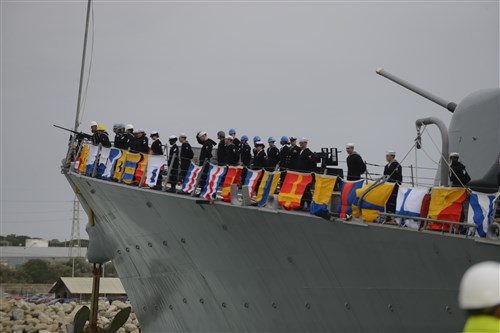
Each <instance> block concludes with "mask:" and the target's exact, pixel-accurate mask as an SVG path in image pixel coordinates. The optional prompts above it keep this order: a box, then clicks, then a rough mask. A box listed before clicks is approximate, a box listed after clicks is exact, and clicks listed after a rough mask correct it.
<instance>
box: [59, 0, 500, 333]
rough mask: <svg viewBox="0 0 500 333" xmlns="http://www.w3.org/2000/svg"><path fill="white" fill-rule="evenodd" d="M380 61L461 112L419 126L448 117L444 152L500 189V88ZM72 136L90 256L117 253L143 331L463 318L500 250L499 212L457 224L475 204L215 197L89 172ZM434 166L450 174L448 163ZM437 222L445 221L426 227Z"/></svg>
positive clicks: (450, 328) (441, 177) (475, 179)
mask: <svg viewBox="0 0 500 333" xmlns="http://www.w3.org/2000/svg"><path fill="white" fill-rule="evenodd" d="M89 6H90V2H89ZM87 22H88V17H87ZM84 54H85V51H84ZM83 64H84V61H82V73H83ZM377 73H378V74H380V75H383V76H385V77H387V78H389V79H391V80H393V81H395V82H397V83H399V84H402V85H403V86H405V87H407V88H409V89H411V90H413V91H415V92H417V93H418V94H420V95H422V96H424V97H426V98H429V99H430V100H432V101H434V102H436V103H438V104H440V105H442V106H443V107H445V108H446V109H448V110H449V111H450V112H453V117H452V120H451V124H450V125H449V129H446V126H445V125H444V124H443V123H442V122H441V121H440V120H439V119H437V118H435V117H429V118H425V119H419V120H417V121H416V127H417V130H419V129H420V128H421V127H422V126H423V125H431V124H436V125H437V126H438V127H439V128H440V130H441V135H442V144H443V146H442V151H441V153H442V154H443V156H447V154H448V153H449V152H450V151H456V152H460V154H461V157H462V159H463V160H464V161H465V164H466V165H467V166H468V170H469V173H470V175H471V177H472V180H471V182H470V183H469V184H468V187H469V189H471V190H474V191H478V192H483V193H496V192H498V191H499V165H500V160H499V156H500V89H498V88H496V89H491V90H483V91H479V92H476V93H472V94H471V95H469V96H467V97H466V98H464V100H462V101H461V102H460V103H459V104H458V105H457V104H455V103H450V102H448V101H445V100H443V99H441V98H439V97H437V96H434V95H432V94H429V93H427V92H425V91H423V90H421V89H419V88H417V87H415V86H413V85H411V84H409V83H408V82H405V81H403V80H400V79H398V78H397V77H395V76H393V75H391V74H390V73H388V72H386V71H384V70H382V69H379V70H377ZM80 91H81V85H80ZM79 106H80V101H79V102H78V108H79ZM78 119H79V116H78V112H77V117H76V121H75V127H74V130H75V131H77V128H78ZM74 147H75V140H72V142H71V144H70V150H69V151H68V155H67V156H68V157H67V158H66V159H65V160H64V162H63V166H62V173H63V174H64V176H65V177H66V179H67V181H68V182H69V184H70V186H71V187H72V189H73V190H74V192H75V193H76V195H77V197H78V199H79V201H80V203H81V204H82V206H83V207H84V209H85V211H86V212H87V214H88V216H89V217H90V222H89V224H88V226H87V232H88V233H89V239H90V244H89V248H88V253H87V256H88V259H89V261H90V262H92V263H94V264H95V265H98V266H99V265H102V264H103V263H105V262H107V261H109V260H112V261H113V264H114V265H115V267H116V269H117V271H118V274H119V277H120V279H121V281H122V283H123V286H124V287H125V289H126V291H127V294H128V296H129V298H130V300H131V303H132V305H133V308H134V310H135V312H136V315H137V317H138V319H139V321H140V324H141V329H142V331H143V332H150V333H152V332H457V331H460V330H461V329H462V327H463V325H464V322H465V315H464V313H463V312H462V311H461V310H460V309H459V308H458V304H457V294H458V285H459V281H460V277H461V276H462V274H463V273H464V272H465V270H466V269H467V268H468V267H470V266H471V265H473V264H475V263H478V262H481V261H485V260H499V258H500V237H499V224H498V219H496V220H493V221H492V223H491V224H490V225H489V226H488V228H487V230H485V233H486V235H485V237H475V236H474V233H472V234H471V233H469V232H453V231H454V230H457V229H456V228H457V227H462V228H472V229H474V228H473V227H474V226H475V224H474V223H473V222H472V221H467V217H465V219H464V220H463V221H462V222H447V221H436V220H433V219H431V218H428V217H427V216H424V217H421V218H418V217H415V219H416V220H418V221H421V222H422V223H421V224H420V227H419V228H417V229H412V228H403V227H401V226H400V225H391V224H388V223H384V221H386V219H385V218H384V214H385V213H380V217H382V218H380V219H378V220H377V222H378V223H377V222H375V223H369V222H365V221H363V220H362V219H360V218H353V219H343V218H340V217H338V215H336V211H335V209H334V208H332V207H333V206H335V205H333V204H331V207H330V210H329V214H327V216H323V217H318V216H314V215H311V214H310V213H309V212H307V211H303V210H295V211H294V210H285V209H282V208H281V206H280V205H278V204H276V202H275V201H276V200H275V198H276V196H271V197H270V199H269V202H268V205H266V206H265V207H256V206H252V205H246V204H244V203H245V200H247V199H248V197H246V196H245V194H244V191H243V192H242V191H241V190H238V188H237V187H234V186H233V187H232V193H231V196H232V200H231V202H224V201H222V200H205V199H202V198H199V197H195V196H189V195H181V194H178V193H168V192H165V191H161V190H153V189H149V188H144V187H142V186H132V185H128V184H125V183H123V182H122V180H123V179H122V178H120V179H118V181H109V180H104V179H100V178H99V177H96V174H95V173H91V174H86V173H80V172H79V171H78V168H77V165H75V161H74V158H72V153H71V149H73V148H74ZM97 160H99V158H97ZM436 177H437V180H438V182H439V184H440V185H447V182H448V177H449V169H448V165H447V164H446V163H442V164H441V167H440V170H439V172H438V174H437V176H436ZM383 182H384V180H382V181H380V183H383ZM371 189H372V188H369V189H367V190H366V191H365V192H368V191H370V190H371ZM243 190H245V188H244V189H243ZM242 193H243V195H242ZM365 194H367V193H363V194H362V195H361V198H362V197H363V196H364V195H365ZM338 195H339V194H338V193H332V195H331V203H335V202H338V200H339V199H338ZM241 196H242V197H243V204H241V203H240V200H239V199H238V198H240V197H241ZM245 197H246V198H245ZM361 198H360V200H361ZM273 199H274V202H273ZM385 215H386V216H389V215H388V214H385ZM390 216H391V217H393V218H398V217H399V218H405V217H406V216H403V215H401V216H397V215H394V214H393V215H390ZM432 222H434V223H435V222H439V223H441V224H448V227H449V228H448V230H449V232H443V231H439V232H436V231H431V230H428V229H427V228H426V226H427V225H428V224H429V223H432ZM450 226H451V227H450ZM97 278H98V273H97Z"/></svg>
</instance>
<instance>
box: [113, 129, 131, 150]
mask: <svg viewBox="0 0 500 333" xmlns="http://www.w3.org/2000/svg"><path fill="white" fill-rule="evenodd" d="M113 132H115V140H114V146H115V148H120V149H127V148H128V146H127V141H128V139H127V136H126V135H125V125H123V124H115V125H113Z"/></svg>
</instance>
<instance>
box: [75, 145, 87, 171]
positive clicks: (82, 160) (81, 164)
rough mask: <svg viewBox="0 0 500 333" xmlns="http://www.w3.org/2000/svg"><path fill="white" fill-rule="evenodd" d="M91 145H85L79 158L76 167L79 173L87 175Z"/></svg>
mask: <svg viewBox="0 0 500 333" xmlns="http://www.w3.org/2000/svg"><path fill="white" fill-rule="evenodd" d="M89 151H90V147H89V145H87V144H85V145H83V147H82V150H81V151H80V155H79V156H78V160H77V164H76V165H75V169H76V170H78V172H79V173H85V169H87V159H88V158H89Z"/></svg>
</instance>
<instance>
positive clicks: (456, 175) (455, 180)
mask: <svg viewBox="0 0 500 333" xmlns="http://www.w3.org/2000/svg"><path fill="white" fill-rule="evenodd" d="M459 158H460V154H459V153H457V152H453V153H451V154H450V162H451V164H450V181H451V186H453V187H462V186H465V185H467V183H468V182H470V176H469V174H468V173H467V170H466V169H465V165H463V164H462V162H460V161H459V160H458V159H459Z"/></svg>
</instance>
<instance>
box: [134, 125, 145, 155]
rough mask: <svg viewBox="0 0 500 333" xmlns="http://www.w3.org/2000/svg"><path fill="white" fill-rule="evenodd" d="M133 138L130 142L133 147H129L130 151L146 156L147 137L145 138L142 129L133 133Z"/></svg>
mask: <svg viewBox="0 0 500 333" xmlns="http://www.w3.org/2000/svg"><path fill="white" fill-rule="evenodd" d="M134 137H135V139H134V140H133V141H132V143H133V145H132V147H131V150H133V151H135V152H138V153H144V154H147V153H148V152H149V145H148V137H147V136H146V133H145V131H144V130H143V129H142V128H140V129H138V130H137V131H135V132H134Z"/></svg>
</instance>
